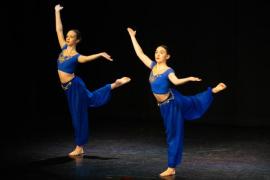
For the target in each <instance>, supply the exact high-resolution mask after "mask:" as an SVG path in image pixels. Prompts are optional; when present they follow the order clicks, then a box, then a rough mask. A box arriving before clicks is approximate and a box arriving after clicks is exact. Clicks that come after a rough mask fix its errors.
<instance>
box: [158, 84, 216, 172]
mask: <svg viewBox="0 0 270 180" xmlns="http://www.w3.org/2000/svg"><path fill="white" fill-rule="evenodd" d="M212 101H213V94H212V89H211V88H210V87H209V88H208V89H207V90H206V91H203V92H201V93H198V94H196V95H192V96H184V95H182V94H181V93H180V92H178V91H177V90H176V89H171V97H170V98H169V99H168V100H166V101H165V102H162V103H161V104H159V107H160V112H161V116H162V118H163V123H164V127H165V130H166V141H167V146H168V167H171V168H175V167H176V166H177V165H178V164H180V162H181V160H182V153H183V135H184V131H183V127H184V121H185V120H195V119H198V118H200V117H201V116H202V115H203V114H204V113H205V112H206V111H207V109H208V107H209V106H210V104H211V103H212Z"/></svg>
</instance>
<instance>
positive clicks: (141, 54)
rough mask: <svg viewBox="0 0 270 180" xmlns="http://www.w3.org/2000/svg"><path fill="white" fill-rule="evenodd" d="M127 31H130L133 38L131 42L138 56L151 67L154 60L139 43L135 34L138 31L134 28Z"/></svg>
mask: <svg viewBox="0 0 270 180" xmlns="http://www.w3.org/2000/svg"><path fill="white" fill-rule="evenodd" d="M127 31H128V33H129V36H130V38H131V42H132V45H133V48H134V50H135V52H136V54H137V56H138V57H139V59H140V60H141V61H142V62H143V63H144V64H145V65H146V66H147V67H148V68H151V63H152V60H151V59H150V58H149V57H148V56H146V55H145V54H144V52H143V50H142V48H141V46H140V45H139V43H138V41H137V39H136V37H135V35H136V31H134V30H133V29H131V28H127Z"/></svg>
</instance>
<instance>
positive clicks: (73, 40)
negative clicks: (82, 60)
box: [66, 30, 79, 46]
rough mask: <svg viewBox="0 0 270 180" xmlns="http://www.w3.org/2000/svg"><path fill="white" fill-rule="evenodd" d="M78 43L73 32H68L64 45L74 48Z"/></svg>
mask: <svg viewBox="0 0 270 180" xmlns="http://www.w3.org/2000/svg"><path fill="white" fill-rule="evenodd" d="M78 42H79V40H78V39H77V34H76V32H74V31H72V30H71V31H68V33H67V36H66V43H67V45H69V46H74V45H76V44H77V43H78Z"/></svg>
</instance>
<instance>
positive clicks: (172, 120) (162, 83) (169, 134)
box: [127, 28, 226, 177]
mask: <svg viewBox="0 0 270 180" xmlns="http://www.w3.org/2000/svg"><path fill="white" fill-rule="evenodd" d="M127 31H128V33H129V35H130V38H131V42H132V45H133V47H134V50H135V52H136V54H137V56H138V57H139V59H140V60H141V61H142V62H143V63H144V64H145V65H146V66H147V67H148V68H150V69H151V74H150V77H149V81H150V84H151V89H152V92H153V94H154V97H155V98H156V100H157V104H158V106H159V108H160V112H161V115H162V118H163V121H164V127H165V130H166V140H167V145H168V168H167V169H166V170H165V171H164V172H162V173H161V174H160V176H162V177H163V176H171V175H174V174H175V168H176V166H177V165H178V164H180V162H181V159H182V152H183V126H184V124H183V123H184V120H194V119H198V118H200V117H201V116H202V115H203V114H204V113H205V112H206V110H207V109H208V108H209V106H210V104H211V102H212V100H213V94H215V93H218V92H220V91H221V90H224V89H225V88H226V85H225V84H224V83H219V84H218V85H217V86H216V87H214V88H210V87H208V89H207V90H205V91H203V92H201V93H198V94H196V95H193V96H184V95H182V94H181V93H180V92H178V91H177V90H176V89H174V88H170V83H173V84H174V85H180V84H184V83H187V82H189V81H201V79H199V78H197V77H186V78H180V79H179V78H178V77H177V76H176V75H175V73H174V70H173V69H172V68H171V67H169V66H168V65H167V60H168V59H169V58H170V54H169V50H168V47H167V46H165V45H160V46H158V47H157V48H156V51H155V61H152V60H151V59H150V58H149V57H148V56H147V55H145V54H144V52H143V50H142V48H141V47H140V45H139V43H138V41H137V39H136V37H135V35H136V31H134V30H133V29H131V28H127Z"/></svg>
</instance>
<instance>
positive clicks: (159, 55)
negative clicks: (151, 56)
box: [155, 46, 170, 62]
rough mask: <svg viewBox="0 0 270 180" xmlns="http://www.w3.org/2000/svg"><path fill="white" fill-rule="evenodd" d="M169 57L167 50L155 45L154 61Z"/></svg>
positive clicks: (164, 59) (162, 60) (164, 60)
mask: <svg viewBox="0 0 270 180" xmlns="http://www.w3.org/2000/svg"><path fill="white" fill-rule="evenodd" d="M169 58H170V55H169V54H168V52H167V50H166V49H165V48H164V47H162V46H159V47H157V49H156V51H155V60H156V62H166V61H167V60H168V59H169Z"/></svg>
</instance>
